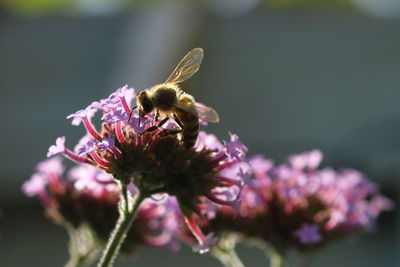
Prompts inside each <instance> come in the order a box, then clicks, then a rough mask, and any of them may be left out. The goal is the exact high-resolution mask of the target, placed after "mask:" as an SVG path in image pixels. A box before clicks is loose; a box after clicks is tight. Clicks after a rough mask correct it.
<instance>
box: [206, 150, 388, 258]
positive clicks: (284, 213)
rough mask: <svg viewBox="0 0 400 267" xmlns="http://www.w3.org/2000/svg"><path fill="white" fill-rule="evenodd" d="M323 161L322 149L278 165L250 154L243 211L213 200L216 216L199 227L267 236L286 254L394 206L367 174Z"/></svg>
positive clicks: (369, 222)
mask: <svg viewBox="0 0 400 267" xmlns="http://www.w3.org/2000/svg"><path fill="white" fill-rule="evenodd" d="M321 160H322V153H321V152H320V151H318V150H313V151H309V152H305V153H302V154H299V155H292V156H290V157H289V160H288V161H289V163H287V164H281V165H278V166H273V163H272V161H271V160H268V159H265V158H264V157H262V156H256V157H253V158H251V159H250V160H249V166H250V167H251V169H250V170H248V171H249V172H250V173H251V176H252V181H251V183H249V184H247V185H245V187H244V188H243V190H242V201H241V204H240V207H239V208H238V210H237V211H232V210H231V209H226V208H225V207H224V206H217V205H215V204H212V203H211V204H209V205H208V206H206V207H203V209H204V210H209V211H210V212H211V213H212V214H213V216H212V217H209V220H204V219H201V218H198V223H199V225H201V227H202V229H204V230H205V232H209V231H210V232H213V233H215V234H216V235H217V236H219V237H223V236H228V235H229V234H231V233H236V234H239V236H241V237H242V239H244V240H262V241H263V242H265V244H268V245H269V246H271V245H272V246H273V247H274V248H275V249H277V250H278V251H281V252H282V251H285V250H286V249H288V248H289V247H292V246H295V247H297V248H299V249H301V250H302V249H311V248H313V247H315V246H320V245H322V244H324V243H326V242H329V241H330V240H332V239H336V238H338V237H341V236H344V235H348V234H351V233H355V232H358V231H360V230H368V229H369V228H370V227H371V226H373V225H374V223H375V221H376V218H377V217H378V216H379V214H380V213H381V212H382V211H387V210H390V209H392V208H393V203H392V202H391V201H390V200H389V199H388V198H386V197H384V196H382V195H380V194H379V192H378V189H377V186H376V185H375V184H374V183H372V182H371V181H369V180H368V179H367V177H365V175H363V174H362V173H360V172H358V171H356V170H353V169H342V170H339V171H335V170H333V169H332V168H329V167H327V168H323V169H318V166H319V164H320V162H321ZM227 234H228V235H227Z"/></svg>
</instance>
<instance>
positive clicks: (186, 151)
mask: <svg viewBox="0 0 400 267" xmlns="http://www.w3.org/2000/svg"><path fill="white" fill-rule="evenodd" d="M133 96H134V91H133V89H128V87H127V86H124V87H122V88H119V89H117V90H116V91H115V92H114V93H112V94H111V95H110V96H109V97H108V98H106V99H101V100H99V101H96V102H93V103H92V104H90V105H89V106H88V107H87V108H84V109H82V110H79V111H78V112H75V113H73V114H71V115H69V116H68V117H67V118H72V119H73V124H74V125H78V124H79V123H80V122H82V123H83V125H84V127H85V129H86V134H85V136H84V137H83V138H82V139H81V140H80V141H79V144H78V145H77V146H76V148H75V150H74V152H72V151H70V150H69V149H67V148H66V146H65V137H60V138H58V139H57V141H56V145H53V146H51V147H50V149H49V153H48V156H53V155H55V154H59V153H61V154H64V155H65V156H67V157H68V158H70V159H72V160H74V161H76V162H78V163H82V164H83V163H84V164H88V165H91V166H94V167H96V168H97V169H98V170H99V171H100V172H104V173H107V174H109V175H110V177H112V179H113V181H115V182H118V183H120V184H122V185H126V186H127V185H130V184H133V185H134V186H135V187H136V188H137V189H138V190H139V191H140V192H141V194H142V195H145V196H146V197H150V196H152V195H154V194H164V193H167V194H168V195H170V196H173V197H175V198H176V200H177V202H178V204H179V207H180V210H181V212H183V214H184V215H185V216H186V217H187V218H188V220H192V217H193V216H194V214H200V215H201V214H202V211H201V209H200V208H199V207H200V206H201V203H202V202H204V201H205V200H208V201H211V202H213V203H218V204H220V205H227V206H232V207H237V206H238V204H239V201H240V196H241V193H240V192H241V189H242V188H243V186H244V184H245V183H246V182H247V180H248V178H249V173H248V169H249V167H248V163H247V160H246V157H245V155H246V153H247V148H246V147H245V146H244V145H243V144H242V143H241V142H240V141H239V138H238V136H237V135H234V134H230V141H228V142H224V143H221V142H220V141H219V140H218V139H217V138H216V137H215V136H214V135H210V134H206V133H204V132H200V133H199V138H198V140H197V142H196V145H195V146H194V147H189V148H187V147H185V146H184V145H183V141H182V139H181V136H180V135H179V134H173V133H172V131H170V130H174V129H175V127H176V125H177V124H176V123H166V124H164V126H163V127H154V125H156V124H157V122H156V121H155V120H156V118H155V117H156V116H155V115H154V114H152V113H150V114H147V115H146V116H145V117H143V116H139V112H138V111H137V110H134V111H133V112H132V110H131V106H130V104H129V102H130V101H131V100H132V98H133ZM97 111H99V112H101V113H102V115H101V119H102V125H101V128H100V130H97V129H96V127H95V125H94V124H93V123H92V121H91V118H92V117H93V114H95V113H96V112H97ZM130 113H131V114H132V116H131V117H130V116H129V114H130ZM246 166H247V167H246ZM97 176H98V174H96V177H97ZM91 177H93V175H91V176H88V177H86V179H80V180H79V183H78V185H77V186H78V187H79V188H90V190H91V192H96V194H102V193H101V190H100V189H99V188H98V187H97V186H96V182H97V181H94V180H93V179H92V178H91ZM192 229H193V228H192ZM193 234H194V235H197V236H196V238H197V239H198V240H199V245H200V246H206V244H209V243H210V242H208V241H207V237H205V236H203V235H202V233H201V232H193ZM205 250H206V249H201V251H205Z"/></svg>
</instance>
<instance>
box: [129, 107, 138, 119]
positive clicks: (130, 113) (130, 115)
mask: <svg viewBox="0 0 400 267" xmlns="http://www.w3.org/2000/svg"><path fill="white" fill-rule="evenodd" d="M136 108H137V106H134V107H133V108H132V109H131V112H129V116H128V123H129V122H130V121H131V117H132V114H133V110H134V109H136Z"/></svg>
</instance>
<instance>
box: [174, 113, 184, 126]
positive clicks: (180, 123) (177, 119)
mask: <svg viewBox="0 0 400 267" xmlns="http://www.w3.org/2000/svg"><path fill="white" fill-rule="evenodd" d="M174 120H175V121H176V123H177V124H178V125H179V127H181V129H183V123H182V122H181V120H180V119H179V118H178V116H176V115H175V114H174Z"/></svg>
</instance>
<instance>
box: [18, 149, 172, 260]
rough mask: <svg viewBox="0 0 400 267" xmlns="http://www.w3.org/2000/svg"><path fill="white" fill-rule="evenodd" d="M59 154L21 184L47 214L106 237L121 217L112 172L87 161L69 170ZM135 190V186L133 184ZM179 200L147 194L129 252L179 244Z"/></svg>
mask: <svg viewBox="0 0 400 267" xmlns="http://www.w3.org/2000/svg"><path fill="white" fill-rule="evenodd" d="M64 169H65V168H64V166H63V164H62V158H61V157H53V158H51V159H48V160H45V161H43V162H41V163H39V164H38V166H37V172H36V173H35V174H33V175H32V177H31V179H30V180H28V181H26V182H25V183H24V185H23V191H24V192H25V194H26V195H28V196H36V197H38V198H39V199H40V201H41V202H42V204H43V206H44V208H45V212H46V214H47V216H48V217H49V218H50V219H52V220H53V221H55V222H56V223H59V224H63V225H65V224H67V225H69V226H72V227H73V229H76V230H78V229H79V228H82V227H86V226H89V228H90V229H91V230H92V231H93V232H94V233H95V235H96V238H97V239H98V241H99V245H101V244H102V243H104V242H105V241H107V239H108V237H109V235H110V232H111V231H112V229H113V228H114V226H115V223H116V221H117V219H118V207H117V206H118V201H119V197H120V192H119V191H120V189H119V187H118V185H117V184H116V183H115V181H114V179H113V178H112V177H111V175H109V174H107V173H104V172H102V171H100V170H99V169H97V168H94V167H93V166H90V165H87V164H78V165H77V166H75V167H73V168H71V169H70V170H69V171H68V172H66V173H65V171H64ZM130 190H131V191H133V192H134V191H135V188H134V187H132V188H130ZM175 206H176V203H175V202H174V201H173V200H172V199H170V198H162V199H160V200H158V201H155V200H153V199H151V198H149V199H146V200H145V201H144V203H143V204H142V205H141V206H140V209H139V211H138V213H137V217H136V218H135V220H134V222H133V225H132V227H131V229H130V231H129V232H128V235H127V239H126V241H125V243H124V244H123V246H122V250H123V251H125V252H126V253H132V252H134V251H135V250H136V249H137V247H138V246H150V247H161V246H168V247H172V248H173V247H176V245H177V242H176V240H175V239H174V237H175V236H176V234H175V233H176V232H177V230H178V228H177V224H176V223H175V222H176V221H177V218H176V217H175V215H177V214H176V213H175V212H173V211H174V210H176V208H175Z"/></svg>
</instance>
